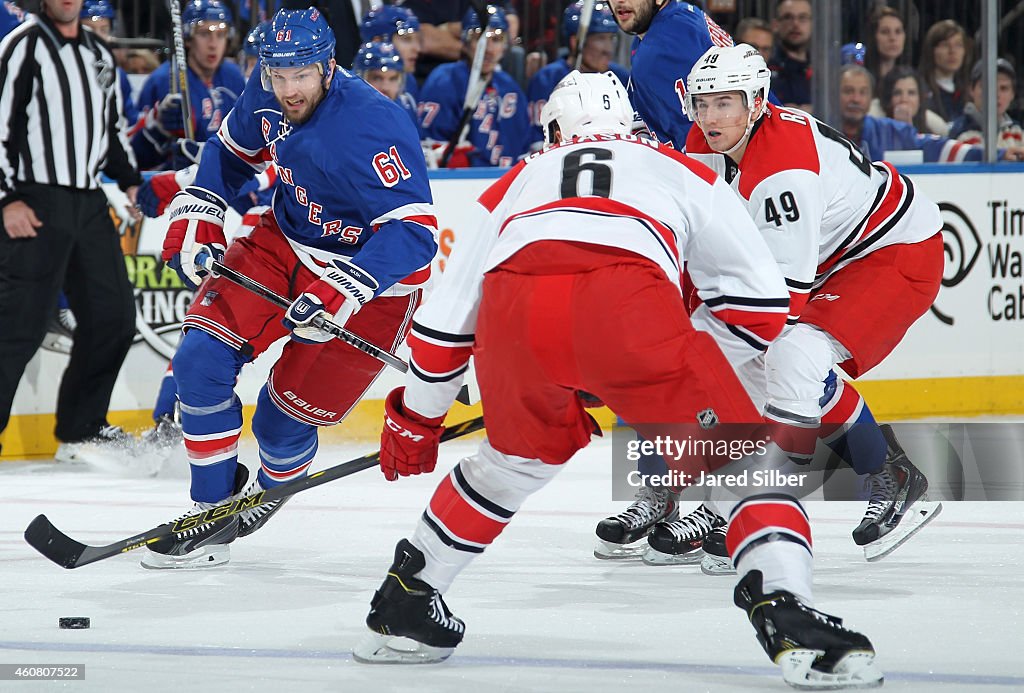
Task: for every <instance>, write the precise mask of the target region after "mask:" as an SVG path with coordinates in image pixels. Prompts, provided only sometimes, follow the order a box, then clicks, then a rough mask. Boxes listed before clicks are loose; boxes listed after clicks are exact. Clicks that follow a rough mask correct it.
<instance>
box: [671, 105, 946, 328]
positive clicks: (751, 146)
mask: <svg viewBox="0 0 1024 693" xmlns="http://www.w3.org/2000/svg"><path fill="white" fill-rule="evenodd" d="M686 153H687V154H688V155H690V156H692V157H694V158H695V159H697V160H699V161H701V162H702V163H704V164H707V165H708V166H709V167H710V168H712V169H713V170H714V171H715V172H716V173H718V174H719V175H720V176H722V177H723V178H724V179H725V180H726V181H728V183H729V184H730V185H731V186H732V188H733V189H734V190H735V191H736V192H737V193H738V194H739V196H740V197H741V198H742V199H743V201H744V202H745V203H746V206H747V211H748V212H749V214H750V216H751V218H752V219H753V220H754V222H755V223H756V224H757V226H758V228H759V229H760V230H761V234H762V236H763V238H764V240H765V241H766V242H767V244H768V247H769V248H770V249H771V251H772V254H773V255H774V256H775V259H776V261H777V262H778V263H779V268H780V269H781V270H782V274H783V275H784V276H785V278H786V284H787V285H788V286H789V290H790V316H789V323H790V324H793V323H795V322H797V321H798V319H799V317H800V312H801V310H802V309H803V307H804V305H805V304H806V302H807V298H808V295H809V293H810V292H811V290H812V289H814V288H817V287H818V286H820V285H821V284H823V283H824V282H825V280H826V279H828V277H829V275H830V274H832V273H833V272H835V271H837V270H839V269H841V268H842V267H844V266H846V265H848V264H849V263H851V262H853V261H854V260H856V259H858V258H861V257H864V256H865V255H867V254H868V253H871V252H873V251H875V250H877V249H879V248H883V247H885V246H888V245H893V244H897V243H916V242H918V241H922V240H925V239H927V238H930V237H931V236H933V235H935V234H936V233H938V232H939V230H940V229H941V228H942V220H941V218H940V215H939V210H938V207H937V206H936V205H935V204H934V203H933V202H931V201H930V200H928V199H927V198H925V197H924V196H923V195H921V194H920V193H919V192H918V191H916V190H915V189H914V184H913V183H912V182H911V181H910V180H909V179H908V178H906V177H905V176H903V175H901V174H899V173H898V172H897V171H896V169H895V168H894V167H893V166H892V164H889V163H887V162H876V163H872V162H871V161H869V160H868V159H866V158H865V157H864V155H863V154H862V153H861V152H860V150H859V149H858V148H857V147H856V146H855V145H853V144H852V143H851V142H850V141H849V140H847V139H846V138H845V137H843V136H842V135H841V134H840V133H839V132H837V131H836V130H834V129H833V128H831V127H829V126H828V125H825V124H824V123H821V122H820V121H818V120H815V119H814V118H813V117H812V116H811V115H810V114H808V113H805V112H804V111H800V110H797V109H793V108H781V107H777V106H773V105H769V106H768V110H767V111H766V113H765V115H764V117H762V118H761V119H760V120H759V121H758V122H757V124H756V125H755V126H754V128H753V131H752V132H751V134H750V142H749V143H748V144H747V148H746V151H745V152H744V154H743V160H742V161H741V163H740V164H739V166H737V165H736V164H735V163H734V162H733V161H732V159H730V158H728V157H726V156H725V155H724V154H719V153H717V152H714V151H713V150H712V149H711V148H710V147H709V146H708V144H707V140H705V139H704V133H703V132H702V131H701V129H700V128H692V129H691V130H690V134H689V136H688V138H687V141H686Z"/></svg>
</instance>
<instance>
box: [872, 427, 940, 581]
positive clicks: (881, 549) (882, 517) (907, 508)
mask: <svg viewBox="0 0 1024 693" xmlns="http://www.w3.org/2000/svg"><path fill="white" fill-rule="evenodd" d="M880 428H881V429H882V435H884V436H885V441H886V444H887V447H888V452H887V454H886V459H885V464H884V465H883V466H882V469H881V471H879V472H878V473H877V474H871V475H869V476H868V478H867V482H866V483H867V485H868V486H869V488H870V489H871V495H870V497H869V499H868V509H867V511H866V512H865V513H864V519H862V520H861V522H860V524H859V525H858V526H857V529H855V530H853V541H854V542H855V543H856V544H857V545H858V546H863V547H864V555H865V557H866V558H867V560H869V561H877V560H878V559H880V558H882V557H883V556H887V555H889V554H890V553H892V552H893V551H895V550H896V548H897V547H899V546H900V545H902V544H903V543H904V542H906V541H907V540H908V539H910V537H911V536H912V535H914V534H915V533H916V532H917V531H918V530H920V529H921V528H922V527H923V526H924V525H925V524H927V523H928V522H930V521H931V520H932V519H934V518H935V516H936V515H938V514H939V512H941V511H942V504H940V503H931V502H928V500H927V496H926V494H927V492H928V479H927V478H925V475H924V474H922V473H921V471H920V470H919V469H918V468H917V467H915V466H914V464H913V463H912V462H911V461H910V460H909V459H907V454H906V453H905V452H904V451H903V448H902V447H900V444H899V442H898V441H897V440H896V436H895V434H894V433H893V431H892V427H891V426H889V425H888V424H883V425H882V426H880ZM904 517H907V522H906V523H905V524H904V526H900V523H901V521H902V520H903V518H904ZM894 530H897V531H895V532H894ZM890 533H892V534H890Z"/></svg>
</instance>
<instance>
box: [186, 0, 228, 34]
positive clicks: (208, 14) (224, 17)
mask: <svg viewBox="0 0 1024 693" xmlns="http://www.w3.org/2000/svg"><path fill="white" fill-rule="evenodd" d="M200 23H205V24H206V25H207V26H206V28H207V29H208V30H209V31H217V30H220V29H223V30H224V31H226V32H228V36H231V35H232V34H233V33H234V28H233V27H232V25H231V10H229V9H228V8H227V6H226V5H225V4H224V3H222V2H220V0H192V1H191V2H189V3H188V4H187V5H185V6H184V7H183V8H181V27H182V33H183V34H184V36H185V38H191V36H192V35H193V33H194V32H195V30H196V27H198V26H199V24H200Z"/></svg>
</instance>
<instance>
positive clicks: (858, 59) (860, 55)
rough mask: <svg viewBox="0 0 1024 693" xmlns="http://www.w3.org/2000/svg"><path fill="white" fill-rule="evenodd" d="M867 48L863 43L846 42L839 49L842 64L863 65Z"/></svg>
mask: <svg viewBox="0 0 1024 693" xmlns="http://www.w3.org/2000/svg"><path fill="white" fill-rule="evenodd" d="M866 54H867V48H865V47H864V44H863V43H844V44H843V47H842V48H840V49H839V63H840V64H841V65H851V64H852V65H863V64H864V57H865V55H866Z"/></svg>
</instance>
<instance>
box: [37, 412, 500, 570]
mask: <svg viewBox="0 0 1024 693" xmlns="http://www.w3.org/2000/svg"><path fill="white" fill-rule="evenodd" d="M483 427H484V420H483V417H482V416H478V417H476V418H475V419H470V420H469V421H463V422H462V423H459V424H455V425H454V426H451V427H449V428H447V429H445V432H444V433H443V434H442V435H441V442H445V441H448V440H453V439H455V438H460V437H462V436H464V435H467V434H469V433H474V432H476V431H480V430H482V429H483ZM379 462H380V451H377V452H372V453H370V454H368V455H363V456H362V457H359V458H357V459H354V460H351V461H349V462H344V463H342V464H338V465H335V466H333V467H329V468H327V469H324V470H323V471H319V472H314V473H313V474H310V475H309V476H305V477H301V478H299V479H295V480H293V481H289V482H287V483H284V484H281V485H280V486H275V487H274V488H271V489H267V490H266V491H260V492H259V493H255V494H253V495H251V496H246V497H244V498H238V499H235V500H232V501H231V502H228V503H224V504H223V505H218V506H217V507H215V508H210V509H209V510H207V511H206V512H204V513H201V514H199V515H188V516H187V517H183V518H181V519H180V520H176V521H174V522H165V523H164V524H162V525H160V526H158V527H154V528H153V529H150V530H147V531H145V532H142V533H141V534H136V535H135V536H133V537H128V538H127V539H122V540H120V541H115V542H114V543H113V544H107V545H106V546H89V545H88V544H83V543H81V542H79V541H76V540H74V539H72V538H71V537H69V536H68V535H66V534H64V533H63V532H61V531H60V530H59V529H57V528H56V527H55V526H54V525H53V523H52V522H50V520H49V519H48V518H47V517H46V515H39V516H37V517H36V519H34V520H32V522H31V523H29V526H28V528H27V529H26V530H25V541H27V542H28V543H29V545H30V546H31V547H32V548H34V549H35V550H36V551H38V552H39V553H41V554H43V555H44V556H46V557H47V558H49V559H50V560H51V561H53V562H54V563H56V564H57V565H59V566H61V567H62V568H78V567H80V566H83V565H88V564H89V563H95V562H96V561H102V560H103V559H105V558H110V557H111V556H117V555H118V554H122V553H127V552H129V551H134V550H135V549H139V548H142V547H143V546H148V545H149V544H152V543H153V542H155V541H159V540H160V539H164V538H166V537H168V536H170V535H171V534H174V533H176V532H182V531H185V530H187V529H189V528H191V527H196V526H198V525H202V524H206V523H208V522H213V521H214V520H220V519H223V518H225V517H231V516H232V515H237V514H238V513H240V512H243V511H245V510H251V509H252V508H255V507H256V506H258V505H263V504H264V503H270V502H272V501H277V500H283V499H285V498H289V497H291V496H294V495H295V494H296V493H300V492H302V491H306V490H308V489H311V488H314V487H316V486H321V485H323V484H326V483H327V482H329V481H334V480H335V479H340V478H342V477H345V476H349V475H350V474H355V473H356V472H361V471H363V470H364V469H369V468H370V467H376V466H377V465H378V464H379Z"/></svg>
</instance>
